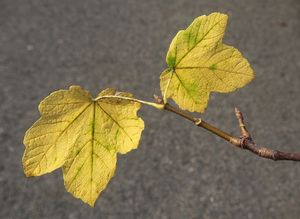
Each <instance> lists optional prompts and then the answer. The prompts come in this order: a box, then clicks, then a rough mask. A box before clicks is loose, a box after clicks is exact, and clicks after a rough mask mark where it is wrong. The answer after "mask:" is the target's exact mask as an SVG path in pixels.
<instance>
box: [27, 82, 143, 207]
mask: <svg viewBox="0 0 300 219" xmlns="http://www.w3.org/2000/svg"><path fill="white" fill-rule="evenodd" d="M131 98H132V95H131V94H129V93H123V92H116V91H115V90H113V89H106V90H104V91H102V92H101V93H100V94H99V95H98V97H97V98H96V99H93V98H92V97H91V95H90V93H89V92H87V91H85V90H83V89H82V88H81V87H79V86H72V87H70V89H69V90H59V91H56V92H54V93H52V94H51V95H50V96H48V97H46V98H45V99H44V100H43V101H42V102H41V104H40V105H39V111H40V114H41V118H40V119H39V120H38V121H37V122H36V123H34V125H33V126H32V127H31V128H30V129H29V130H28V131H27V132H26V134H25V137H24V144H25V146H26V149H25V152H24V155H23V166H24V172H25V174H26V175H27V176H39V175H42V174H45V173H48V172H51V171H53V170H55V169H57V168H59V167H62V168H63V175H64V181H65V187H66V189H67V190H68V191H69V192H70V193H72V194H73V195H74V196H75V197H77V198H80V199H82V200H83V201H84V202H86V203H88V204H89V205H91V206H93V205H94V203H95V201H96V199H97V197H98V196H99V194H100V192H101V191H103V190H104V189H105V187H106V186H107V184H108V182H109V180H110V179H111V177H112V176H113V175H114V171H115V168H116V161H117V153H118V152H119V153H122V154H125V153H127V152H129V151H130V150H132V149H135V148H137V146H138V143H139V140H140V136H141V133H142V131H143V129H144V122H143V120H142V119H141V118H139V117H138V116H137V111H138V110H139V109H140V103H137V102H135V101H132V100H131Z"/></svg>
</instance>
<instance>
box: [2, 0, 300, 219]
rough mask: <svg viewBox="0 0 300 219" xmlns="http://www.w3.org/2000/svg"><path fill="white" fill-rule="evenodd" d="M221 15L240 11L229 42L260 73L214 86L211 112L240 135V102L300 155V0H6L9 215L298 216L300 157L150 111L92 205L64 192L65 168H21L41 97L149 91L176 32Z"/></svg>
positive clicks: (254, 122)
mask: <svg viewBox="0 0 300 219" xmlns="http://www.w3.org/2000/svg"><path fill="white" fill-rule="evenodd" d="M213 11H220V12H225V13H228V14H229V15H230V20H229V26H228V29H227V33H226V37H225V42H226V43H227V44H231V45H234V46H235V47H237V48H239V49H240V50H241V51H242V52H243V54H244V55H245V56H246V57H247V58H248V59H249V61H250V62H251V64H252V66H253V68H254V69H255V71H256V79H255V81H254V82H252V83H251V84H250V85H248V86H247V87H245V88H244V89H241V90H239V91H237V92H235V93H231V94H213V95H212V96H211V101H210V103H209V107H208V109H207V111H206V113H205V114H204V115H203V118H205V119H206V120H208V121H210V122H212V123H214V124H215V125H217V126H219V127H220V128H223V129H225V130H228V131H229V132H231V133H236V134H238V129H237V128H238V127H237V123H236V120H235V117H234V114H233V108H234V106H239V107H240V108H241V109H242V110H243V112H244V114H245V115H246V120H247V122H248V127H249V129H250V130H251V131H252V132H253V136H254V137H255V139H256V141H257V142H258V143H262V144H266V145H269V146H271V147H272V148H274V149H282V150H285V151H300V143H299V133H300V132H299V127H300V126H299V121H300V114H299V111H300V101H299V95H300V43H299V40H300V1H299V0H284V1H283V0H263V1H262V0H251V1H250V0H249V1H246V0H233V1H220V0H217V1H210V0H186V1H182V0H161V1H156V0H151V1H137V0H136V1H133V0H129V1H125V0H106V1H104V0H101V1H100V0H98V1H97V0H87V1H74V0H73V1H68V0H53V1H46V0H32V1H28V0H0V103H1V104H0V218H5V219H6V218H14V219H15V218H16V219H21V218H31V219H33V218H64V219H65V218H86V219H87V218H112V219H113V218H126V219H127V218H129V219H130V218H172V219H173V218H175V219H176V218H178V219H183V218H188V219H190V218H197V219H198V218H255V219H260V218H264V219H265V218H280V219H282V218H287V219H297V218H300V163H292V162H272V161H268V160H263V159H259V158H258V157H256V156H254V155H252V154H250V153H248V152H246V151H241V150H238V149H235V148H233V147H231V146H230V145H229V144H228V143H226V142H224V141H222V140H220V139H218V138H217V137H215V136H213V135H211V134H209V133H207V132H206V131H205V130H202V129H200V128H197V127H194V126H193V124H191V123H189V122H187V121H184V120H183V119H181V118H177V117H176V116H174V115H171V114H169V113H164V112H158V111H156V110H154V109H151V108H147V107H144V108H143V109H142V110H141V113H140V114H141V115H142V117H143V118H144V120H145V123H146V129H145V131H144V133H143V135H142V139H141V143H140V146H139V149H138V150H135V151H132V152H131V153H129V154H127V155H126V156H119V157H118V166H117V170H116V173H115V177H114V178H113V179H112V181H111V182H110V183H109V186H108V188H107V189H106V190H105V191H104V192H103V193H102V195H101V197H100V199H99V200H98V201H97V202H96V205H95V208H94V209H92V208H90V207H88V206H87V205H85V204H83V203H82V202H81V201H79V200H77V199H75V198H73V197H72V196H71V195H70V194H68V193H67V192H66V191H65V189H64V186H63V180H62V175H61V171H60V170H58V171H55V172H54V173H51V174H48V175H45V176H42V177H37V178H31V179H27V178H25V176H24V174H23V171H22V165H21V157H22V153H23V150H24V146H23V144H22V138H23V135H24V132H25V130H26V129H27V128H29V127H30V126H31V124H32V123H33V122H34V121H35V120H36V119H37V118H38V117H39V114H38V111H37V105H38V103H39V101H41V100H42V99H43V98H44V97H45V96H47V95H48V94H49V93H50V92H52V91H54V90H57V89H61V88H67V87H68V86H69V85H72V84H78V85H81V86H83V87H84V88H86V89H88V90H91V91H92V92H93V93H94V94H96V93H97V92H98V91H99V90H101V89H104V88H106V87H115V88H117V89H119V90H124V91H130V92H133V93H134V94H135V96H137V97H139V98H143V99H151V97H152V94H154V93H156V94H158V93H159V75H160V73H161V71H162V70H163V69H164V68H165V66H166V65H165V61H164V60H165V54H166V51H167V48H168V46H169V43H170V41H171V39H172V38H173V37H174V35H175V34H176V32H177V31H178V30H179V29H183V28H185V27H186V26H187V25H188V24H189V23H190V22H191V21H192V20H193V19H194V18H195V17H197V16H199V15H202V14H208V13H210V12H213Z"/></svg>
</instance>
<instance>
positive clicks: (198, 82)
mask: <svg viewBox="0 0 300 219" xmlns="http://www.w3.org/2000/svg"><path fill="white" fill-rule="evenodd" d="M226 24H227V15H225V14H221V13H212V14H210V15H208V16H205V15H204V16H200V17H198V18H196V19H195V20H194V21H193V23H192V24H191V25H190V26H189V27H188V28H187V29H186V30H181V31H179V32H178V33H177V35H176V36H175V38H174V39H173V40H172V42H171V45H170V48H169V51H168V53H167V57H166V62H167V64H168V67H169V68H168V69H166V70H165V71H164V72H163V73H162V74H161V76H160V87H161V91H162V94H163V97H164V102H167V99H168V98H172V99H173V100H174V101H175V102H176V103H177V104H178V106H179V107H180V108H181V109H184V110H189V111H191V112H194V111H197V112H204V110H205V108H206V106H207V104H208V99H209V94H210V92H213V91H214V92H221V93H227V92H231V91H234V90H236V89H237V88H241V87H243V86H245V85H246V84H247V83H249V82H250V81H251V80H252V79H253V78H254V72H253V70H252V69H251V67H250V65H249V63H248V61H247V60H246V59H245V58H244V57H243V56H242V55H241V53H240V52H239V51H238V50H237V49H235V48H234V47H231V46H227V45H225V44H223V43H222V38H223V36H224V32H225V28H226Z"/></svg>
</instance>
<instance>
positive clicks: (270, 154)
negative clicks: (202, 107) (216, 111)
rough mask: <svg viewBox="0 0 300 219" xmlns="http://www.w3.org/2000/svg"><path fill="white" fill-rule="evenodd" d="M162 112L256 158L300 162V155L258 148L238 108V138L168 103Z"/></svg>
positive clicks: (157, 99)
mask: <svg viewBox="0 0 300 219" xmlns="http://www.w3.org/2000/svg"><path fill="white" fill-rule="evenodd" d="M154 98H155V100H156V102H157V103H159V104H164V103H163V100H162V98H161V97H158V96H156V95H155V96H154ZM164 110H166V111H169V112H172V113H175V114H176V115H178V116H181V117H183V118H185V119H187V120H190V121H192V122H193V123H194V124H195V125H197V126H199V127H202V128H204V129H206V130H208V131H210V132H211V133H213V134H215V135H217V136H219V137H221V138H223V139H225V140H226V141H228V142H230V143H231V144H232V145H234V146H235V147H238V148H241V149H245V150H248V151H251V152H252V153H254V154H256V155H257V156H260V157H262V158H266V159H271V160H274V161H276V160H291V161H300V153H287V152H282V151H277V150H272V149H269V148H266V147H262V146H258V145H256V143H255V142H254V141H253V139H252V137H251V134H250V133H249V131H248V130H247V128H246V126H245V123H244V118H243V114H242V113H241V111H240V110H239V109H238V108H235V115H236V117H237V119H238V122H239V126H240V133H241V136H240V137H234V136H232V135H230V134H228V133H226V132H224V131H222V130H220V129H218V128H216V127H214V126H213V125H211V124H209V123H207V122H205V121H203V120H202V119H200V118H195V117H193V116H191V115H190V114H188V113H186V112H185V111H182V110H180V109H178V108H175V107H173V106H171V105H170V104H168V103H165V104H164Z"/></svg>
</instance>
